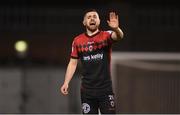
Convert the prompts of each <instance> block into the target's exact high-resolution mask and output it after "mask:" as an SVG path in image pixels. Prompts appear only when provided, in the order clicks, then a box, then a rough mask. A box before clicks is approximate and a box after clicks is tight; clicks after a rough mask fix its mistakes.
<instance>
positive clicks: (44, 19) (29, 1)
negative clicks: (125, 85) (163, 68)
mask: <svg viewBox="0 0 180 115" xmlns="http://www.w3.org/2000/svg"><path fill="white" fill-rule="evenodd" d="M88 8H95V9H97V10H98V12H99V14H100V18H101V28H102V29H104V30H108V29H110V28H109V27H108V25H107V23H106V20H107V19H108V13H109V12H110V11H112V10H113V11H116V12H117V13H118V15H119V20H120V27H121V28H122V30H123V31H124V34H125V36H124V39H123V40H122V41H121V42H120V43H118V44H115V45H114V46H113V51H116V52H166V53H179V52H180V45H179V43H180V37H179V33H180V21H179V20H180V7H179V4H178V2H177V1H175V0H168V1H167V0H166V1H165V0H146V1H144V0H136V1H134V0H109V1H108V0H66V1H62V0H48V1H45V0H1V1H0V69H1V70H0V72H1V73H0V76H1V79H0V85H1V88H2V90H0V92H1V93H0V95H1V96H0V103H1V104H0V113H79V112H80V111H79V106H80V105H79V100H78V99H79V98H78V91H74V90H73V91H72V94H70V96H69V97H68V99H67V98H66V97H64V96H62V95H57V92H58V87H59V86H60V84H61V83H62V82H63V79H64V73H65V69H66V66H67V64H68V61H69V58H70V51H71V43H72V40H73V38H74V37H75V36H76V35H78V34H80V33H82V32H84V28H83V25H82V19H83V15H84V10H86V9H88ZM18 40H24V41H26V42H27V43H28V50H27V51H26V54H24V55H23V56H22V55H19V54H18V52H17V51H16V50H15V49H14V44H15V43H16V41H18ZM15 76H17V77H15ZM43 76H46V77H43ZM77 76H78V71H77ZM75 78H76V77H75ZM43 80H44V81H43ZM11 82H12V83H11ZM41 82H42V84H43V83H45V84H46V85H42V84H41ZM12 84H14V85H12ZM47 84H48V85H47ZM73 84H74V85H75V86H76V84H78V81H76V80H74V82H72V86H73ZM14 87H17V88H16V89H11V88H14ZM37 87H38V88H39V89H38V88H37ZM40 87H41V88H40ZM78 87H79V85H77V89H78ZM6 88H9V90H8V91H9V92H11V93H12V92H13V91H15V92H16V93H13V94H14V95H15V96H16V97H17V98H18V99H19V101H17V99H13V100H16V101H17V102H14V103H16V104H15V105H13V106H10V105H12V104H11V102H10V101H9V102H7V101H5V100H9V99H10V98H11V97H8V96H9V92H8V91H7V89H6ZM44 88H46V90H45V89H44ZM53 89H56V90H55V91H54V93H53V92H52V94H54V95H56V96H55V97H56V98H54V96H52V95H47V94H46V93H47V92H49V91H51V90H53ZM178 89H179V85H178ZM3 92H4V93H3ZM33 92H36V93H35V94H37V95H38V96H37V95H35V97H33ZM38 92H42V93H41V94H38ZM43 92H44V93H43ZM45 92H46V93H45ZM73 92H74V93H73ZM48 94H49V93H48ZM178 95H179V94H178ZM74 96H77V99H76V101H75V100H73V99H72V97H74ZM5 97H6V98H5ZM42 97H44V98H43V100H41V99H42ZM35 99H36V100H35ZM51 99H54V100H51ZM3 100H4V101H3ZM47 100H48V101H47ZM57 100H58V101H57ZM62 100H63V101H62ZM72 103H77V105H78V106H77V105H76V104H72ZM179 103H180V102H179V100H178V104H177V106H178V107H177V108H178V109H179V107H180V106H179ZM38 104H39V105H38ZM68 104H69V105H68ZM52 105H54V106H55V107H54V106H53V107H54V108H53V107H52V108H50V106H52ZM65 105H66V106H65ZM36 106H37V107H36ZM38 107H39V108H38ZM63 107H64V108H63ZM127 110H128V109H127ZM129 110H130V109H129ZM129 112H130V111H125V113H129ZM136 112H137V113H138V111H136ZM146 112H147V113H148V112H153V110H152V111H151V110H150V111H146ZM156 112H157V113H161V112H162V113H163V111H158V110H156ZM169 112H173V111H169ZM175 112H179V111H175Z"/></svg>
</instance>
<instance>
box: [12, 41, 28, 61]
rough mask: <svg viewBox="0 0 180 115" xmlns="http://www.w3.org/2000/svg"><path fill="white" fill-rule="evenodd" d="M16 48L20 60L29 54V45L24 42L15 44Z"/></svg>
mask: <svg viewBox="0 0 180 115" xmlns="http://www.w3.org/2000/svg"><path fill="white" fill-rule="evenodd" d="M14 48H15V50H16V52H17V54H18V56H19V57H20V58H23V57H25V56H26V54H27V50H28V43H27V42H26V41H24V40H19V41H17V42H16V43H15V44H14Z"/></svg>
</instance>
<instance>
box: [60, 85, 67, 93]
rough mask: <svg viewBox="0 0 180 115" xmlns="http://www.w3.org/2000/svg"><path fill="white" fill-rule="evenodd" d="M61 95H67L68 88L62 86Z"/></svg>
mask: <svg viewBox="0 0 180 115" xmlns="http://www.w3.org/2000/svg"><path fill="white" fill-rule="evenodd" d="M61 93H62V94H64V95H67V94H68V87H67V86H64V85H63V86H62V87H61Z"/></svg>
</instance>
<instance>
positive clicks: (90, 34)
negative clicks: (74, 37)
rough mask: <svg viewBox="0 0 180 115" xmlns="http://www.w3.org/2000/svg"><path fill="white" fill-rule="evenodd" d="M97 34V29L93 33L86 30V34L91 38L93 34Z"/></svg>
mask: <svg viewBox="0 0 180 115" xmlns="http://www.w3.org/2000/svg"><path fill="white" fill-rule="evenodd" d="M98 32H99V29H97V30H95V31H90V30H88V29H87V34H88V35H89V36H93V35H94V34H96V33H98Z"/></svg>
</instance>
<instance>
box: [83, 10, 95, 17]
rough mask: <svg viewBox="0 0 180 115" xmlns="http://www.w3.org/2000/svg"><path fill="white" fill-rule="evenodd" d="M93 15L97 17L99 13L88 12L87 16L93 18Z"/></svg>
mask: <svg viewBox="0 0 180 115" xmlns="http://www.w3.org/2000/svg"><path fill="white" fill-rule="evenodd" d="M91 15H96V16H98V13H97V12H95V11H91V12H87V13H86V15H85V16H91Z"/></svg>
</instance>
